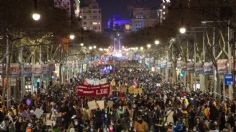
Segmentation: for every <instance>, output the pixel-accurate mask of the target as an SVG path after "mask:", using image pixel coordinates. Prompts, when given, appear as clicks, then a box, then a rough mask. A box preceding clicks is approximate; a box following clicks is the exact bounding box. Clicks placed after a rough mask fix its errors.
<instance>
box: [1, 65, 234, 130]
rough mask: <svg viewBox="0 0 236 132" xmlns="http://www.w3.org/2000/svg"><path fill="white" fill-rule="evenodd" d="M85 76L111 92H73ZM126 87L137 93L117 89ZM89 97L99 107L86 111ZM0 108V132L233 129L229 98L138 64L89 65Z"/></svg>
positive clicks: (231, 106)
mask: <svg viewBox="0 0 236 132" xmlns="http://www.w3.org/2000/svg"><path fill="white" fill-rule="evenodd" d="M86 78H99V79H102V78H107V81H108V82H112V81H114V82H115V84H113V85H112V90H113V92H112V94H110V95H109V96H104V97H80V96H78V95H77V94H76V85H78V84H81V83H83V82H84V80H85V79H86ZM130 86H134V87H137V88H142V89H143V91H142V93H140V94H133V93H129V91H128V90H127V91H121V90H119V89H120V88H121V87H127V88H128V87H130ZM92 100H104V101H105V107H104V108H103V109H100V108H99V107H98V108H97V109H93V110H90V109H89V107H88V102H89V101H92ZM108 102H113V105H112V106H109V105H107V104H108ZM0 108H1V109H0V131H9V132H25V131H26V132H32V131H33V132H34V131H35V132H47V131H51V132H187V131H189V132H191V131H192V132H205V131H214V132H217V131H227V132H231V131H236V122H235V121H236V120H235V110H236V104H235V101H230V100H217V99H215V98H213V97H212V96H211V95H209V94H208V93H203V92H201V91H191V92H186V91H185V90H183V89H182V88H181V87H175V86H174V84H170V83H167V82H164V81H163V80H162V77H161V75H160V74H157V73H152V72H150V71H147V70H144V68H127V67H126V68H117V69H116V70H114V71H113V72H112V73H109V74H101V73H100V72H99V70H98V69H96V68H95V69H91V70H89V71H87V72H85V73H82V74H78V75H77V76H76V77H74V78H73V79H71V83H70V84H66V85H63V86H60V85H57V84H56V83H54V84H53V85H51V86H49V87H48V88H47V90H46V92H45V93H40V92H35V93H33V94H28V95H27V96H25V98H24V99H23V100H22V101H21V102H12V106H11V108H6V104H0ZM37 110H41V111H43V113H41V114H39V113H40V112H39V113H37V112H36V111H37Z"/></svg>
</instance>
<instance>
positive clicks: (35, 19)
mask: <svg viewBox="0 0 236 132" xmlns="http://www.w3.org/2000/svg"><path fill="white" fill-rule="evenodd" d="M34 10H35V12H34V13H33V14H32V19H33V20H34V21H38V20H40V18H41V15H40V14H39V13H38V12H37V10H38V2H37V0H34Z"/></svg>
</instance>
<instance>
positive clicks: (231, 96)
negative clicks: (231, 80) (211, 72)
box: [224, 20, 233, 100]
mask: <svg viewBox="0 0 236 132" xmlns="http://www.w3.org/2000/svg"><path fill="white" fill-rule="evenodd" d="M230 24H231V23H230V20H228V23H227V32H228V38H227V44H228V62H229V67H228V73H230V74H232V71H233V70H232V67H233V64H232V62H233V57H232V51H231V50H232V47H231V45H230V40H231V38H232V35H231V33H232V31H231V29H230ZM224 93H225V91H224ZM229 99H230V100H232V99H233V84H231V85H229Z"/></svg>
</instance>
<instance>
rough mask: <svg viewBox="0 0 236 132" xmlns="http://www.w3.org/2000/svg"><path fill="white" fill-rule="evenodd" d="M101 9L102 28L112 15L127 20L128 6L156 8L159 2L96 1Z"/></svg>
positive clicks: (133, 0) (132, 0) (128, 14)
mask: <svg viewBox="0 0 236 132" xmlns="http://www.w3.org/2000/svg"><path fill="white" fill-rule="evenodd" d="M97 1H98V2H99V5H100V7H101V8H102V17H103V27H105V24H106V21H107V20H108V19H109V18H110V17H111V16H113V15H119V16H121V17H122V18H128V17H129V16H130V13H129V11H128V6H131V5H136V6H141V5H142V6H145V7H156V6H158V5H159V3H160V0H97Z"/></svg>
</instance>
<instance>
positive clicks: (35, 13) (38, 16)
mask: <svg viewBox="0 0 236 132" xmlns="http://www.w3.org/2000/svg"><path fill="white" fill-rule="evenodd" d="M40 18H41V15H40V14H39V13H37V12H34V13H33V14H32V19H33V20H34V21H39V20H40Z"/></svg>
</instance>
